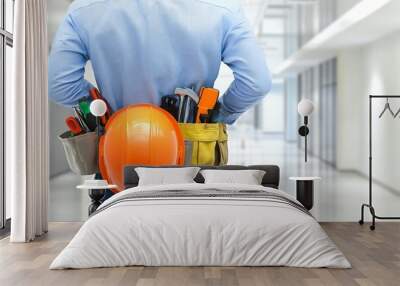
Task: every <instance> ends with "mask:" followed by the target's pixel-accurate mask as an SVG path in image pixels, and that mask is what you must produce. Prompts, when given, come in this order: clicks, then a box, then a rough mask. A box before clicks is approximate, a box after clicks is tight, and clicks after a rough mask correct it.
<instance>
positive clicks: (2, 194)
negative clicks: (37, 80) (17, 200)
mask: <svg viewBox="0 0 400 286" xmlns="http://www.w3.org/2000/svg"><path fill="white" fill-rule="evenodd" d="M9 1H11V2H12V5H13V6H14V5H15V0H9ZM0 5H1V10H0V12H1V21H0V59H1V61H0V62H1V63H2V64H1V66H0V237H2V236H4V235H7V234H8V233H9V231H10V219H7V217H6V214H7V212H6V201H7V199H6V189H5V180H4V179H5V174H4V171H5V158H4V157H5V156H4V155H5V150H4V148H5V126H6V125H5V109H4V105H5V93H6V59H7V55H6V50H7V46H8V47H11V48H12V47H13V34H12V33H10V32H9V31H7V30H6V21H7V17H10V15H6V0H0ZM12 11H13V13H14V7H13V9H12ZM13 16H14V15H11V17H13Z"/></svg>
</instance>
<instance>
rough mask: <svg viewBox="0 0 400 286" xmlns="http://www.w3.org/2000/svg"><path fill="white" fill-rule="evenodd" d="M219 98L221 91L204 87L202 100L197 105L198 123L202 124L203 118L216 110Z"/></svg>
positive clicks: (201, 95) (201, 93) (201, 91)
mask: <svg viewBox="0 0 400 286" xmlns="http://www.w3.org/2000/svg"><path fill="white" fill-rule="evenodd" d="M218 97H219V91H218V89H215V88H209V87H202V88H201V89H200V99H199V104H198V105H197V114H196V123H201V118H202V117H204V116H209V113H208V112H209V111H210V110H213V109H214V108H215V105H216V104H217V101H218Z"/></svg>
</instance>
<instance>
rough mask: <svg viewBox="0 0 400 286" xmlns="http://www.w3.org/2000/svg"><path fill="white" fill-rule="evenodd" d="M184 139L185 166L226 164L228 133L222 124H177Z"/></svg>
mask: <svg viewBox="0 0 400 286" xmlns="http://www.w3.org/2000/svg"><path fill="white" fill-rule="evenodd" d="M179 127H180V129H181V131H182V134H183V137H184V139H185V165H202V166H221V165H226V164H227V163H228V133H227V130H226V125H225V124H222V123H206V124H200V123H179Z"/></svg>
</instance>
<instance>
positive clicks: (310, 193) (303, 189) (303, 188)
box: [289, 177, 321, 210]
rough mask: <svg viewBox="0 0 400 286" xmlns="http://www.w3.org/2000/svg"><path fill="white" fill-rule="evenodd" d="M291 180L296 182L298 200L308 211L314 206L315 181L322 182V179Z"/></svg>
mask: <svg viewBox="0 0 400 286" xmlns="http://www.w3.org/2000/svg"><path fill="white" fill-rule="evenodd" d="M289 180H291V181H296V198H297V200H298V201H299V202H300V203H302V205H303V206H304V207H305V208H306V209H307V210H311V209H312V208H313V206H314V181H317V180H321V178H320V177H290V178H289Z"/></svg>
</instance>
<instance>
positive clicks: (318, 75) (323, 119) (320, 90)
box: [287, 59, 337, 166]
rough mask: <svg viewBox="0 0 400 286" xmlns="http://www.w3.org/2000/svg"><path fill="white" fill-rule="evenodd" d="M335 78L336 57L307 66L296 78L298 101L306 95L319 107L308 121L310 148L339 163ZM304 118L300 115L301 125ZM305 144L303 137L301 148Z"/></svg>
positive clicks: (324, 158) (313, 153)
mask: <svg viewBox="0 0 400 286" xmlns="http://www.w3.org/2000/svg"><path fill="white" fill-rule="evenodd" d="M336 80H337V73H336V59H332V60H329V61H326V62H324V63H322V64H320V65H318V66H316V67H314V68H311V69H308V70H307V71H305V72H303V73H301V74H300V75H299V76H298V79H297V81H298V83H297V84H298V93H297V102H299V101H300V100H301V99H302V98H307V99H310V100H311V101H313V103H314V105H315V107H316V112H315V113H313V114H312V116H310V120H309V124H310V130H311V132H310V136H309V145H308V150H309V152H310V153H311V154H312V155H314V156H316V157H318V158H320V159H321V160H323V161H325V162H326V163H328V164H331V165H333V166H336V97H337V92H336V90H337V83H336ZM288 82H289V81H287V85H288V84H289V83H288ZM288 96H293V95H290V94H288ZM302 120H303V119H302V118H300V116H299V117H298V126H300V125H301V123H302ZM303 143H304V140H298V144H299V146H300V147H304V146H303Z"/></svg>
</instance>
